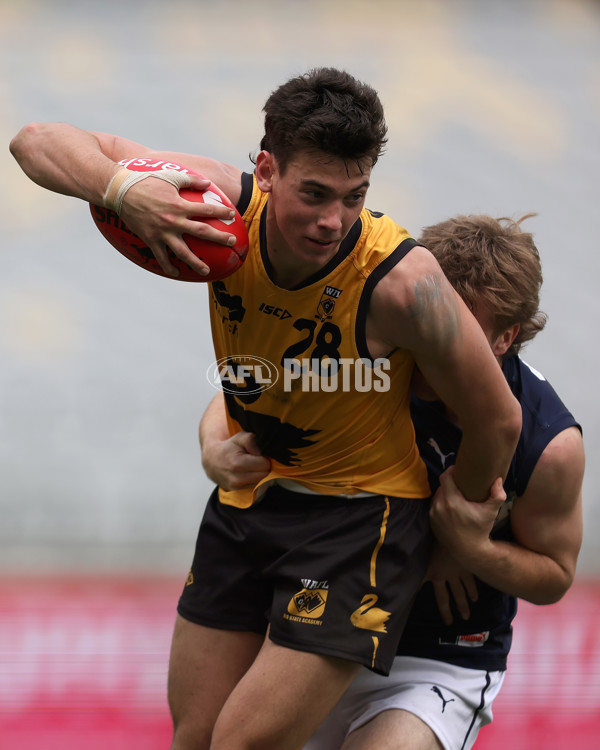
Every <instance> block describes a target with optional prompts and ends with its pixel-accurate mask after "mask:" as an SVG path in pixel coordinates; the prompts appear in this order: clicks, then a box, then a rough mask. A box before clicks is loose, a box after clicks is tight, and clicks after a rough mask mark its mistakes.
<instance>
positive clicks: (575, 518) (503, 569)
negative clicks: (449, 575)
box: [431, 427, 585, 604]
mask: <svg viewBox="0 0 600 750" xmlns="http://www.w3.org/2000/svg"><path fill="white" fill-rule="evenodd" d="M584 464H585V458H584V450H583V441H582V438H581V433H580V432H579V430H578V429H577V428H576V427H570V428H568V429H567V430H564V431H563V432H561V433H559V434H558V435H557V436H556V437H555V438H554V439H553V440H552V441H551V442H550V443H549V444H548V446H547V447H546V449H545V451H544V452H543V453H542V455H541V457H540V459H539V460H538V463H537V465H536V467H535V469H534V472H533V474H532V476H531V479H530V480H529V483H528V485H527V489H526V491H525V492H524V493H523V495H522V496H521V497H519V498H517V499H516V500H515V501H514V504H513V508H512V511H511V517H510V520H511V526H512V530H513V534H514V536H515V540H516V541H515V542H507V541H502V540H494V539H492V538H491V537H490V531H491V528H492V526H493V521H494V518H495V512H494V511H495V509H496V508H497V506H494V505H493V503H492V504H490V505H489V507H487V508H486V506H488V504H489V503H490V501H486V503H482V504H481V506H475V507H474V506H473V503H468V502H467V501H466V500H465V498H464V497H462V495H461V494H460V493H459V492H458V491H457V488H456V486H455V485H454V483H453V482H452V477H451V472H450V473H449V474H448V475H447V476H443V478H442V486H441V491H440V492H439V493H438V494H436V496H435V498H434V501H433V504H432V510H431V522H432V527H433V530H434V532H435V534H436V537H438V539H439V540H440V541H441V542H442V543H443V544H444V545H445V546H446V547H447V548H448V550H449V552H450V554H451V555H452V556H453V557H454V558H455V559H456V560H457V561H458V562H459V563H460V564H462V565H464V567H465V568H466V569H468V570H469V571H470V572H471V573H473V574H474V575H476V576H477V577H478V578H479V579H481V580H482V581H484V582H485V583H487V584H489V585H490V586H493V587H494V588H497V589H499V590H500V591H503V592H504V593H506V594H511V595H512V596H518V597H520V598H521V599H526V600H527V601H530V602H533V603H534V604H552V603H553V602H556V601H558V600H559V599H560V598H561V597H562V596H563V595H564V594H565V592H566V591H567V590H568V589H569V587H570V585H571V583H572V582H573V577H574V575H575V567H576V564H577V556H578V554H579V549H580V546H581V538H582V501H581V487H582V482H583V472H584Z"/></svg>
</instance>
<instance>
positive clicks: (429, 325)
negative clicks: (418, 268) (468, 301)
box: [410, 274, 458, 340]
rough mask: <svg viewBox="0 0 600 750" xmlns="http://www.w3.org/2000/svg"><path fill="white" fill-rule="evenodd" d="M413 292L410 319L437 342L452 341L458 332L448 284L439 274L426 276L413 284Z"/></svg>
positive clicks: (452, 296) (454, 301) (456, 317)
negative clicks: (417, 322)
mask: <svg viewBox="0 0 600 750" xmlns="http://www.w3.org/2000/svg"><path fill="white" fill-rule="evenodd" d="M413 291H414V300H413V303H412V305H411V306H410V316H411V318H413V319H415V320H418V321H419V323H420V324H421V325H422V326H423V331H424V333H426V334H429V335H433V336H435V338H436V339H438V340H450V339H452V338H453V337H454V336H455V335H456V332H457V330H458V316H457V309H456V298H455V296H454V293H453V291H452V287H451V286H450V284H449V283H448V282H447V281H446V280H445V279H444V278H443V277H441V276H440V275H439V274H428V275H427V276H422V277H421V278H419V279H418V280H417V281H416V282H415V285H414V287H413Z"/></svg>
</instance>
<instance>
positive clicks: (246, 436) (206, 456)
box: [199, 394, 271, 490]
mask: <svg viewBox="0 0 600 750" xmlns="http://www.w3.org/2000/svg"><path fill="white" fill-rule="evenodd" d="M199 436H200V447H201V450H202V466H203V468H204V471H205V472H206V475H207V476H208V478H209V479H210V480H212V481H213V482H214V483H215V484H218V485H219V487H222V488H223V489H224V490H237V489H243V488H245V487H255V486H256V485H257V484H258V482H259V481H260V480H261V479H263V478H264V477H266V476H267V474H268V473H269V471H270V470H271V462H270V461H269V459H268V458H266V457H265V456H263V455H261V453H260V451H259V449H258V446H257V444H256V438H255V436H254V435H253V433H251V432H244V431H241V432H237V433H236V434H235V435H233V436H230V434H229V428H228V426H227V418H226V414H225V401H224V399H223V395H222V394H217V395H216V396H215V397H214V398H213V400H212V401H211V402H210V404H209V405H208V407H207V408H206V411H205V412H204V414H203V416H202V419H201V420H200V430H199Z"/></svg>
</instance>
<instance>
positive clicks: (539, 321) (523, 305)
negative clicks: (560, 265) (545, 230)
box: [419, 214, 547, 355]
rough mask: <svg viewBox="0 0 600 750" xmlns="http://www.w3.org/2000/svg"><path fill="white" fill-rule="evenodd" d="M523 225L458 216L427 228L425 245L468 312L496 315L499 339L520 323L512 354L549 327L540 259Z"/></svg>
mask: <svg viewBox="0 0 600 750" xmlns="http://www.w3.org/2000/svg"><path fill="white" fill-rule="evenodd" d="M531 216H535V214H527V215H525V216H523V217H521V218H520V219H518V220H516V221H515V220H513V219H509V218H500V219H494V218H493V217H491V216H485V215H482V216H456V217H454V218H452V219H448V220H447V221H442V222H440V223H439V224H434V225H432V226H430V227H426V228H425V229H424V230H423V232H422V233H421V237H420V239H419V242H420V243H421V244H422V245H423V246H424V247H426V248H427V249H428V250H429V251H430V252H431V253H432V254H433V255H434V256H435V257H436V258H437V260H438V262H439V264H440V266H441V267H442V270H443V271H444V273H445V274H446V276H447V278H448V280H449V281H450V283H451V284H452V286H453V287H454V288H455V289H456V291H457V292H458V293H459V294H460V296H461V297H462V298H463V300H464V301H465V302H466V304H467V305H468V307H469V308H470V309H471V310H473V309H475V308H476V306H478V305H481V304H483V305H484V306H485V307H486V308H487V310H488V311H489V312H490V313H491V314H492V315H493V317H494V321H495V324H496V331H495V333H497V334H500V333H501V332H502V331H504V330H506V328H509V327H510V326H512V325H514V324H515V323H518V324H519V325H520V330H519V333H518V335H517V337H516V338H515V341H514V342H513V344H512V346H511V347H510V349H509V350H508V352H507V355H509V354H517V353H518V352H519V350H520V349H521V347H522V346H523V345H524V344H525V343H527V342H528V341H531V340H532V339H533V338H534V337H535V336H536V335H537V334H538V333H539V332H540V331H541V330H542V329H543V328H544V326H545V325H546V320H547V316H546V315H545V313H543V312H541V311H540V309H539V304H540V288H541V286H542V281H543V277H542V266H541V262H540V256H539V253H538V250H537V247H536V246H535V243H534V241H533V235H532V234H530V233H529V232H524V231H523V230H522V229H521V223H522V222H523V221H525V219H528V218H530V217H531Z"/></svg>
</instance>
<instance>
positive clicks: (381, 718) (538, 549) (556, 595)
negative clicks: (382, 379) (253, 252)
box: [201, 216, 584, 750]
mask: <svg viewBox="0 0 600 750" xmlns="http://www.w3.org/2000/svg"><path fill="white" fill-rule="evenodd" d="M420 242H422V243H423V244H424V245H425V246H426V247H428V248H429V249H430V250H431V252H432V253H433V254H434V255H435V256H436V258H437V259H438V261H439V263H440V265H441V266H442V268H443V270H444V272H445V274H446V275H447V277H448V278H449V280H450V282H451V283H452V284H453V286H454V287H455V288H456V289H457V291H458V292H459V293H460V295H461V296H462V297H463V299H464V300H465V301H466V302H467V304H468V306H469V307H470V308H471V309H472V310H473V311H474V313H475V315H476V317H477V319H478V320H479V322H480V324H481V326H482V328H483V330H484V332H485V334H486V337H487V339H488V341H489V343H490V346H491V347H492V350H493V352H494V354H495V356H496V357H497V359H498V362H499V364H500V365H501V367H502V371H503V373H504V376H505V378H506V380H507V381H508V384H509V386H510V388H511V390H512V392H513V394H514V395H515V397H516V398H517V399H518V400H519V402H520V404H521V408H522V414H523V423H522V432H521V436H520V440H519V443H518V446H517V450H516V452H515V455H514V458H513V460H512V463H511V467H510V470H509V473H508V476H507V479H506V481H505V483H504V492H500V491H498V488H496V490H495V491H494V492H493V493H492V496H491V497H490V499H489V500H488V501H487V502H485V503H482V504H472V503H468V502H467V501H466V500H465V499H464V498H463V497H462V496H461V495H460V493H459V492H458V490H457V488H456V485H455V484H454V482H453V479H452V468H451V467H452V465H453V463H454V459H455V456H456V451H457V449H458V446H459V444H460V440H461V430H460V427H459V426H458V425H457V424H456V423H455V421H454V419H453V417H452V415H451V414H449V413H448V411H447V409H446V408H445V407H444V405H443V404H442V403H441V402H439V401H438V400H437V399H436V396H435V394H434V393H433V392H432V391H431V390H430V389H429V388H428V386H427V384H426V383H424V382H423V381H422V379H421V378H419V377H417V378H415V380H414V395H413V397H412V403H411V413H412V417H413V421H414V424H415V430H416V434H417V442H418V445H419V450H420V452H421V455H422V457H423V459H424V460H425V463H426V465H427V469H428V475H429V480H430V483H431V485H432V489H434V490H435V489H437V488H438V487H439V484H440V478H441V482H442V487H441V490H440V491H439V492H438V493H437V494H436V495H435V499H434V501H433V504H432V509H431V514H430V515H431V521H432V525H433V528H434V531H435V534H436V537H437V539H438V545H437V547H436V550H435V552H434V555H433V558H432V563H431V566H430V570H429V573H428V579H429V580H427V581H426V582H425V583H424V585H423V587H422V588H421V591H420V592H419V594H418V596H417V599H416V601H415V603H414V605H413V609H412V611H411V615H410V617H409V620H408V623H407V625H406V628H405V630H404V633H403V636H402V639H401V641H400V645H399V648H398V656H397V657H396V660H395V663H394V666H393V668H392V671H391V673H390V676H389V677H387V678H381V677H380V676H378V675H375V674H372V673H370V672H367V670H362V671H361V673H360V674H359V675H358V677H357V678H356V679H355V680H354V682H353V684H352V685H351V686H350V688H349V689H348V691H347V692H346V694H345V695H344V696H343V697H342V699H341V700H340V702H339V703H338V705H337V706H336V708H335V709H334V710H333V711H332V713H331V714H330V716H329V717H328V718H327V719H326V720H325V721H324V722H323V724H322V725H321V727H320V728H319V729H318V730H317V732H316V734H315V735H314V736H313V737H312V738H311V740H310V741H309V742H308V743H307V745H306V746H305V750H334V749H335V748H343V749H344V750H363V749H366V748H373V747H377V748H378V750H386V749H389V750H392V748H393V749H394V750H400V749H402V748H407V750H439V748H444V750H458V749H459V748H461V749H462V748H464V749H465V750H466V749H468V748H470V747H472V745H473V743H474V742H475V740H476V738H477V733H478V731H479V729H480V727H481V726H484V725H485V724H487V723H489V722H490V721H491V719H492V712H491V706H492V702H493V700H494V698H495V696H496V695H497V694H498V691H499V690H500V687H501V685H502V681H503V678H504V673H505V670H506V666H507V655H508V652H509V650H510V646H511V640H512V620H513V618H514V616H515V614H516V611H517V598H519V597H520V598H523V599H526V600H528V601H531V602H534V603H537V604H549V603H552V602H555V601H557V600H558V599H560V598H561V596H562V595H563V594H564V593H565V592H566V591H567V589H568V588H569V586H570V585H571V582H572V580H573V576H574V572H575V566H576V561H577V555H578V552H579V547H580V544H581V526H582V521H581V485H582V479H583V470H584V452H583V443H582V437H581V430H580V427H579V425H578V424H577V422H576V420H575V419H574V417H573V416H572V414H571V413H570V412H569V411H568V409H567V408H566V407H565V405H564V404H563V403H562V401H561V400H560V398H559V397H558V396H557V394H556V393H555V391H554V390H553V388H552V386H551V385H550V384H549V383H548V381H547V380H545V378H544V377H543V376H542V375H541V374H540V373H539V372H537V371H536V370H534V369H533V368H532V367H530V366H529V365H528V364H526V363H525V362H524V361H523V360H522V359H521V358H520V357H519V354H518V353H519V350H520V349H521V347H522V346H523V344H525V343H526V342H527V341H529V340H531V339H532V338H533V337H534V336H535V335H536V334H537V333H538V332H539V331H540V330H542V328H543V327H544V325H545V316H544V315H543V313H541V312H540V311H539V309H538V305H539V290H540V286H541V283H542V273H541V266H540V261H539V255H538V252H537V249H536V247H535V244H534V242H533V238H532V236H531V234H529V233H526V232H524V231H522V229H521V227H520V222H514V221H511V220H509V219H500V220H495V219H492V218H491V217H487V216H468V217H465V216H462V217H456V218H454V219H450V220H448V221H445V222H442V223H440V224H437V225H434V226H432V227H428V228H427V229H426V230H424V232H423V233H422V236H421V238H420ZM221 419H222V416H221ZM218 420H219V415H218V413H217V407H216V405H215V404H213V405H211V407H210V408H209V411H208V412H207V414H206V415H205V418H204V420H203V424H202V425H201V436H202V442H203V451H204V455H203V462H204V464H205V467H206V468H207V469H208V471H209V474H210V475H212V477H213V478H214V479H215V480H216V481H220V482H223V483H228V482H233V483H243V482H254V481H256V479H257V476H260V473H261V470H262V468H263V467H262V462H263V461H264V457H262V456H260V454H259V452H258V451H257V450H256V446H255V445H254V444H253V442H252V436H251V435H250V434H244V435H242V436H240V437H239V438H238V439H239V441H240V442H239V443H238V444H236V445H231V444H229V445H227V443H224V442H219V441H216V440H215V435H216V432H215V428H216V424H217V423H218Z"/></svg>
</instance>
